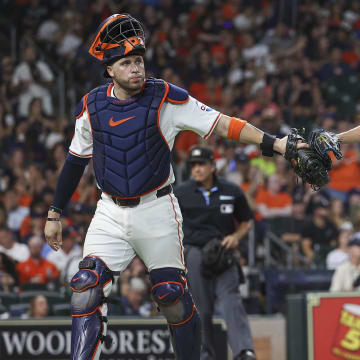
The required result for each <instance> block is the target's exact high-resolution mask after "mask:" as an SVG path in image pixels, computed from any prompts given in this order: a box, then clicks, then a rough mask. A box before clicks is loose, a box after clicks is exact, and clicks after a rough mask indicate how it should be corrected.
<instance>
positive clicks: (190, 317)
mask: <svg viewBox="0 0 360 360" xmlns="http://www.w3.org/2000/svg"><path fill="white" fill-rule="evenodd" d="M195 312H196V306H195V305H193V309H192V313H191V315H190V316H189V317H188V318H187V319H185V320H184V321H182V322H179V323H169V325H172V326H180V325H184V324H186V323H187V322H188V321H190V320H191V319H192V317H193V316H194V314H195Z"/></svg>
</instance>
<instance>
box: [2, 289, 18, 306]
mask: <svg viewBox="0 0 360 360" xmlns="http://www.w3.org/2000/svg"><path fill="white" fill-rule="evenodd" d="M18 299H19V298H18V295H17V294H15V293H7V292H3V291H0V304H2V305H4V306H6V307H9V306H10V305H11V304H16V303H17V302H18Z"/></svg>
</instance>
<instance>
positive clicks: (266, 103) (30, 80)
mask: <svg viewBox="0 0 360 360" xmlns="http://www.w3.org/2000/svg"><path fill="white" fill-rule="evenodd" d="M1 6H2V7H3V8H2V11H1V12H0V13H1V15H0V17H1V24H3V23H5V24H9V23H8V22H7V21H8V20H9V19H12V23H13V25H12V27H11V28H10V27H9V33H10V30H14V29H15V30H16V34H17V41H16V43H17V44H18V45H19V46H18V47H15V51H13V50H14V49H13V48H12V47H11V46H15V44H11V43H10V42H9V41H8V39H7V38H6V36H8V35H7V34H6V33H4V32H1V35H0V37H1V38H2V40H4V41H2V42H1V43H2V44H1V46H0V53H1V63H0V93H1V97H0V291H2V292H11V291H12V289H13V288H15V289H18V290H19V292H21V290H23V289H26V286H27V285H28V286H30V288H33V286H35V284H36V285H38V286H40V287H41V285H43V286H44V288H46V290H48V291H50V290H51V291H52V290H54V289H58V288H59V287H64V286H65V290H64V293H65V295H66V294H67V290H66V284H67V283H68V282H69V279H70V278H71V276H72V274H73V273H74V272H75V270H76V267H77V264H78V261H79V259H80V258H81V247H82V242H83V241H84V234H85V233H86V230H87V227H88V225H89V220H90V218H91V214H92V213H93V212H94V209H95V206H96V201H97V198H98V196H99V194H98V193H97V190H96V184H95V179H94V176H93V172H92V169H91V165H90V166H89V167H88V169H87V171H86V173H85V174H84V176H83V178H82V180H81V182H80V184H79V187H78V189H77V190H76V192H75V194H74V196H73V197H72V199H71V203H70V204H69V206H68V208H67V209H66V210H65V212H64V216H63V226H64V234H63V239H64V240H63V246H62V249H61V250H59V251H58V252H56V253H55V252H53V251H52V250H51V249H50V247H49V246H48V245H47V244H45V242H44V237H43V227H44V222H45V218H46V215H47V210H48V208H49V205H50V204H51V202H52V198H53V194H54V190H55V188H54V187H55V185H56V179H57V176H58V174H59V172H60V170H61V168H62V165H63V163H64V161H65V158H66V154H67V149H68V146H69V144H70V142H71V139H72V135H73V127H74V118H73V117H72V116H71V110H72V108H73V105H74V104H75V103H77V102H78V101H79V100H80V98H81V97H82V96H83V95H84V94H85V93H86V92H88V91H89V90H90V89H92V88H93V87H95V86H97V85H99V84H100V83H104V81H106V80H105V79H104V78H102V73H103V71H102V69H101V67H100V66H99V65H98V64H96V63H95V62H94V61H93V60H92V59H91V58H90V55H89V54H88V53H87V48H88V44H89V41H90V39H91V38H92V36H93V34H94V32H95V30H96V28H95V24H98V23H100V22H101V20H102V19H105V18H106V17H107V16H109V15H110V14H112V13H121V12H127V13H130V14H131V15H132V16H134V17H136V18H137V19H140V20H141V21H142V22H143V23H144V25H145V28H146V31H147V43H146V46H147V52H146V55H145V61H146V66H147V69H148V71H147V76H153V77H159V78H163V79H165V80H166V81H168V82H171V83H174V84H176V85H178V86H180V87H184V88H186V89H188V90H189V93H190V94H191V95H192V96H194V97H195V98H197V99H198V100H199V101H201V102H203V103H205V104H206V105H208V106H210V107H213V108H215V109H217V110H219V111H224V112H225V113H227V114H229V115H233V116H238V117H241V118H244V119H246V120H247V121H249V122H250V123H252V124H254V125H255V126H257V127H259V128H261V129H263V130H265V131H267V132H269V133H272V134H277V135H279V136H283V135H286V134H287V132H288V131H289V129H290V128H291V127H297V128H305V131H306V133H308V132H309V130H311V129H312V128H314V127H323V128H325V129H329V130H334V131H335V132H339V131H344V130H346V129H348V128H350V127H352V126H354V125H359V124H360V103H359V102H358V99H360V81H359V74H360V15H359V14H360V2H359V1H357V0H336V1H335V0H334V1H325V0H323V1H320V0H318V1H313V0H312V1H310V0H307V1H301V2H297V1H291V0H289V1H280V0H279V1H275V0H274V1H271V0H228V1H220V0H194V1H190V0H176V1H175V0H124V1H117V0H107V1H106V0H96V1H95V0H91V1H90V0H66V1H63V0H61V1H60V0H52V1H45V0H16V1H13V2H2V5H1ZM15 14H16V18H15ZM9 26H10V25H9ZM150 35H151V36H150ZM14 53H15V54H18V56H17V57H14V56H11V55H10V54H14ZM59 68H61V69H62V70H63V71H64V72H65V85H66V92H65V99H66V105H67V106H66V109H68V110H67V111H66V114H65V116H62V117H59V116H58V115H57V114H58V109H59V102H58V95H59V88H58V86H57V81H58V79H57V76H58V75H59V74H58V70H57V69H59ZM201 143H202V139H200V138H199V137H198V136H197V135H196V134H195V133H192V132H190V131H184V132H182V133H181V134H180V135H179V136H178V138H177V140H176V143H175V148H174V152H173V166H174V169H175V172H176V174H177V182H178V183H179V182H182V181H183V180H185V179H187V177H188V173H189V171H188V166H187V162H186V158H187V156H188V153H189V149H190V148H191V147H192V146H194V145H196V144H201ZM207 144H208V145H210V146H211V147H212V148H213V151H214V154H215V158H216V164H217V168H218V174H219V175H221V176H224V177H226V178H228V179H229V180H231V181H234V182H236V183H237V184H238V185H239V186H240V187H241V188H242V190H243V191H244V192H245V194H246V196H247V198H248V201H249V203H250V205H251V207H252V210H253V211H254V214H255V233H256V244H257V246H256V259H257V264H258V265H262V261H263V253H264V247H263V245H262V239H263V237H264V235H265V233H266V231H268V230H270V231H272V232H273V233H274V234H276V235H277V236H278V237H279V238H280V239H282V241H284V242H285V243H287V244H288V246H289V247H291V248H292V249H293V250H294V251H295V252H297V253H300V254H302V255H303V256H304V258H305V260H304V262H302V263H295V264H294V266H299V267H318V268H322V267H323V268H325V267H328V268H329V269H335V268H336V267H337V266H339V265H340V264H341V263H343V262H346V261H348V259H349V255H348V247H347V243H348V241H349V238H350V236H351V234H352V233H354V232H359V231H360V201H359V200H360V183H359V179H360V163H359V157H358V155H359V154H358V152H359V148H358V147H357V146H345V145H343V146H342V150H343V153H344V159H343V160H341V161H336V160H335V161H334V163H333V170H332V171H331V172H330V176H331V182H330V183H329V185H328V186H327V187H326V188H325V189H323V190H321V191H320V192H314V191H313V190H312V189H311V187H309V186H306V185H305V186H304V185H303V184H299V183H298V182H297V179H296V177H295V176H294V174H293V172H292V170H291V169H290V168H289V166H288V164H287V163H286V161H285V160H284V159H283V158H282V157H280V156H276V157H274V158H263V157H261V156H260V153H259V151H258V149H257V148H256V147H254V146H250V145H244V144H236V143H234V142H231V141H227V140H223V139H220V138H217V137H216V136H212V137H211V138H210V139H209V140H208V142H207ZM241 250H242V260H241V261H242V264H245V263H246V244H243V246H242V248H241ZM329 254H330V255H329ZM278 261H279V266H281V265H283V264H282V259H281V257H279V258H278ZM29 284H30V285H29ZM148 290H149V281H148V279H147V275H146V271H145V268H144V266H143V264H142V263H141V261H140V260H139V259H136V260H135V261H134V262H133V263H132V264H131V266H130V267H129V269H128V270H126V271H125V272H124V273H123V274H122V275H121V281H120V282H119V285H118V288H117V289H116V293H115V295H114V296H115V297H116V298H117V299H118V302H119V303H121V304H122V306H121V307H116V306H115V308H114V312H117V311H119V313H121V314H125V315H138V314H141V315H144V316H147V315H150V314H153V313H154V307H153V305H152V304H151V302H150V299H149V296H148V294H149V291H148ZM42 300H43V299H40V300H39V301H40V304H41V301H42ZM33 305H34V304H33ZM33 307H34V306H32V308H33ZM45 307H46V306H45V305H44V308H45ZM120 308H121V309H122V310H119V309H120ZM45 310H46V309H45ZM45 310H44V312H46V311H49V308H48V309H47V310H46V311H45Z"/></svg>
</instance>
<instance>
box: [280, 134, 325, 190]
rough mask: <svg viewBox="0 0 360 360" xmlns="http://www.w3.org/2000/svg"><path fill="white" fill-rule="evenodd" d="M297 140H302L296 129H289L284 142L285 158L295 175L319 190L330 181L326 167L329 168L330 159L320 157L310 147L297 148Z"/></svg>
mask: <svg viewBox="0 0 360 360" xmlns="http://www.w3.org/2000/svg"><path fill="white" fill-rule="evenodd" d="M298 141H304V139H303V137H302V136H300V135H299V132H298V130H297V129H291V133H290V134H289V136H288V141H287V144H286V151H285V159H287V160H289V161H290V164H291V166H292V167H293V169H294V171H295V173H296V175H297V176H299V177H300V178H301V179H302V180H303V182H305V183H309V184H310V185H311V186H312V188H313V189H315V190H319V189H320V188H321V187H323V186H325V185H326V184H327V183H328V182H329V181H330V177H329V174H328V169H329V168H331V160H330V158H329V157H328V158H325V157H321V156H320V155H319V154H318V153H316V152H315V151H314V150H312V149H308V148H307V149H297V143H298Z"/></svg>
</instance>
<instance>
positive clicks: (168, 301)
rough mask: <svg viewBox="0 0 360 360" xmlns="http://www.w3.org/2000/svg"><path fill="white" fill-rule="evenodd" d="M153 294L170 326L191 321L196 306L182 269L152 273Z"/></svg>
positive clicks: (165, 269)
mask: <svg viewBox="0 0 360 360" xmlns="http://www.w3.org/2000/svg"><path fill="white" fill-rule="evenodd" d="M150 279H151V282H152V285H153V286H152V289H151V293H152V296H153V298H154V300H155V302H156V303H157V304H158V305H159V308H160V310H161V311H162V313H163V314H164V316H165V317H166V319H167V321H168V323H169V324H170V325H180V324H183V323H186V322H188V321H190V319H191V318H192V317H193V316H194V314H195V313H196V306H195V304H194V302H193V299H192V297H191V295H190V293H189V290H188V287H187V283H186V279H185V274H184V272H183V271H182V270H180V269H175V268H162V269H155V270H152V271H151V272H150Z"/></svg>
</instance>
